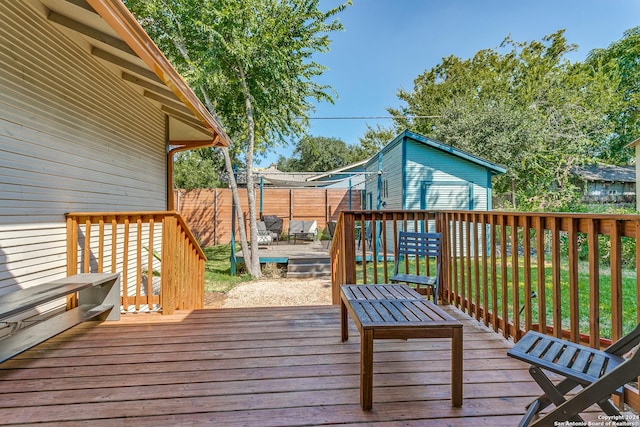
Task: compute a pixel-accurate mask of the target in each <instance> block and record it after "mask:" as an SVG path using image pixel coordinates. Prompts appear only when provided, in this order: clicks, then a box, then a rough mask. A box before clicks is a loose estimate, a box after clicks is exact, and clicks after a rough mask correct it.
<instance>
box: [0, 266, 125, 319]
mask: <svg viewBox="0 0 640 427" xmlns="http://www.w3.org/2000/svg"><path fill="white" fill-rule="evenodd" d="M117 278H118V274H117V273H114V274H111V273H92V274H76V275H75V276H70V277H66V278H64V279H60V280H55V281H53V282H48V283H44V284H41V285H38V286H34V287H31V288H26V289H20V290H18V291H13V292H9V293H7V294H4V295H0V319H2V318H5V317H10V316H13V315H15V314H18V313H20V312H22V311H26V310H29V309H32V308H35V307H37V306H39V305H42V304H45V303H47V302H50V301H54V300H56V299H59V298H62V297H65V296H67V295H69V294H72V293H74V292H79V291H81V290H83V289H87V288H91V287H94V286H98V285H100V284H102V283H107V282H110V281H113V280H115V279H117Z"/></svg>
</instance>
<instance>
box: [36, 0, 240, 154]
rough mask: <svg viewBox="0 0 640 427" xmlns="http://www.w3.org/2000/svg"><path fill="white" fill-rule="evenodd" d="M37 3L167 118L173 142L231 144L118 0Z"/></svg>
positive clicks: (215, 121) (170, 137)
mask: <svg viewBox="0 0 640 427" xmlns="http://www.w3.org/2000/svg"><path fill="white" fill-rule="evenodd" d="M40 2H41V3H42V5H43V6H44V8H46V9H47V10H44V11H43V13H44V14H45V15H46V16H47V18H48V19H49V21H51V22H53V23H55V24H57V25H58V26H59V27H60V28H61V30H62V31H63V32H64V33H65V34H66V35H67V36H68V37H69V38H70V39H71V40H73V41H75V42H76V43H77V44H78V45H80V46H81V48H83V49H84V50H85V51H87V52H89V53H91V54H92V55H93V56H94V57H95V58H98V59H99V60H101V61H102V62H103V63H104V64H105V65H106V66H107V68H109V69H110V70H112V71H114V72H115V73H116V74H117V75H119V77H120V78H122V79H123V80H125V81H126V82H128V83H129V84H131V85H133V87H135V89H136V90H137V91H138V92H139V93H141V94H142V95H143V96H144V97H145V98H147V99H148V100H149V102H151V103H153V104H155V105H157V107H158V108H159V109H161V110H162V111H163V112H164V113H165V114H167V115H168V116H169V120H170V135H169V139H170V141H171V142H173V141H178V143H180V144H185V143H187V144H188V143H195V142H198V143H199V145H200V146H202V145H203V143H205V144H206V142H208V145H216V146H228V145H230V144H231V140H230V138H229V137H228V136H227V134H226V133H225V132H224V130H223V128H222V126H221V125H220V123H219V122H218V121H217V119H216V118H215V117H213V115H212V114H211V113H210V112H209V111H208V110H207V109H206V107H205V106H204V105H203V104H202V102H200V100H199V99H198V97H197V96H196V95H195V93H194V92H193V91H192V90H191V89H190V88H189V86H188V85H187V83H186V82H185V81H184V80H183V79H182V77H181V76H180V75H179V74H178V72H177V71H176V70H175V69H174V68H173V66H172V65H171V64H170V63H169V61H168V60H167V58H166V57H165V56H164V55H163V53H162V52H161V51H160V49H159V48H158V47H157V46H156V44H155V43H154V42H153V41H152V40H151V38H150V37H149V36H148V35H147V33H146V32H145V31H144V29H143V28H142V27H141V26H140V24H139V23H138V22H137V21H136V19H135V17H134V16H133V15H132V14H131V13H130V12H129V10H128V9H127V8H126V7H125V5H124V4H123V3H122V2H121V1H120V0H86V2H85V1H78V0H73V1H60V0H40Z"/></svg>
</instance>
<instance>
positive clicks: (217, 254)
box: [202, 245, 251, 293]
mask: <svg viewBox="0 0 640 427" xmlns="http://www.w3.org/2000/svg"><path fill="white" fill-rule="evenodd" d="M202 250H203V251H204V253H205V255H206V256H207V262H206V263H205V267H204V291H205V292H223V293H226V292H229V291H230V290H231V289H233V287H234V286H236V285H237V284H239V283H242V282H247V281H249V280H251V276H250V275H248V274H246V273H241V274H238V275H236V276H232V275H231V272H230V269H231V262H230V261H229V258H230V256H231V245H217V246H210V247H206V248H203V249H202Z"/></svg>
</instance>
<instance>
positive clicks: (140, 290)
mask: <svg viewBox="0 0 640 427" xmlns="http://www.w3.org/2000/svg"><path fill="white" fill-rule="evenodd" d="M66 217H67V274H69V275H72V274H77V273H79V272H82V273H93V272H98V273H101V272H107V271H109V272H113V273H116V272H119V273H120V276H121V284H122V291H121V295H122V296H121V303H122V309H123V310H124V311H140V310H143V311H146V310H149V311H158V310H160V311H162V313H163V314H172V313H173V312H174V310H191V309H198V308H202V307H203V306H204V263H205V261H206V257H205V255H204V253H203V252H202V249H201V248H200V246H199V244H198V242H197V241H196V239H195V237H194V236H193V234H192V233H191V231H190V230H189V228H188V227H187V225H186V223H185V222H184V220H183V219H182V217H181V216H180V215H179V214H177V213H176V212H115V213H86V212H82V213H69V214H67V216H66Z"/></svg>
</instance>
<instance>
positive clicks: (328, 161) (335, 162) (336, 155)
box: [277, 135, 357, 172]
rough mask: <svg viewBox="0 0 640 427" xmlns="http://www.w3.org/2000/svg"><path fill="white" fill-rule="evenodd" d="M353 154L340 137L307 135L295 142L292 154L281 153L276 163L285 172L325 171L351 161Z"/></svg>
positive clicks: (353, 158)
mask: <svg viewBox="0 0 640 427" xmlns="http://www.w3.org/2000/svg"><path fill="white" fill-rule="evenodd" d="M355 154H356V153H355V150H354V148H352V147H350V146H347V144H346V143H345V142H344V141H343V140H341V139H338V138H327V137H324V136H308V135H307V136H304V137H302V139H300V140H299V141H298V142H297V143H296V146H295V149H294V150H293V156H292V157H288V158H287V157H284V156H282V155H281V156H280V157H279V158H278V163H277V165H278V170H281V171H287V172H326V171H330V170H333V169H337V168H339V167H342V166H346V165H348V164H350V163H353V162H354V161H356V160H357V159H356V158H355Z"/></svg>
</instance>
